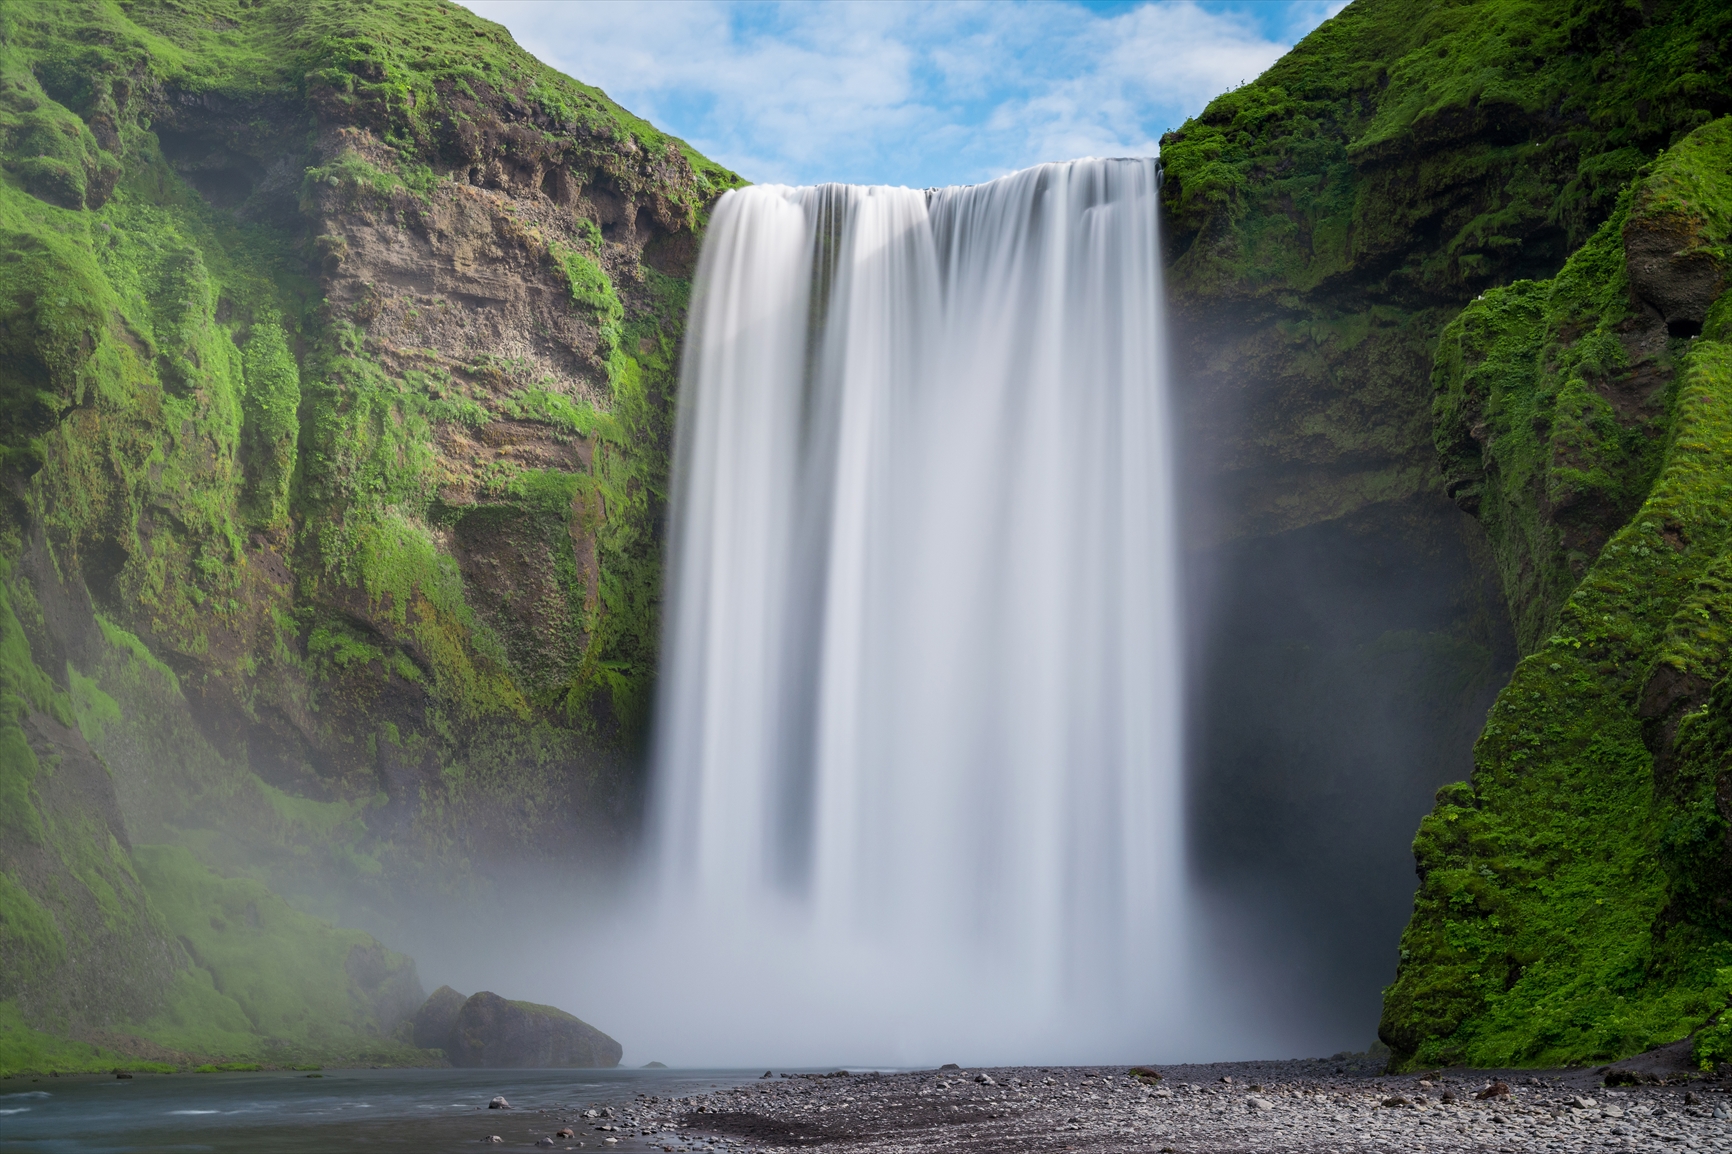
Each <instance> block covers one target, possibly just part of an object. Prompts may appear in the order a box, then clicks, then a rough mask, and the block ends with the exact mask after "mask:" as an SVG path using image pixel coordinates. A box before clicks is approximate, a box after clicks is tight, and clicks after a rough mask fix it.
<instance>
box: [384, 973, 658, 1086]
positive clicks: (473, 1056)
mask: <svg viewBox="0 0 1732 1154" xmlns="http://www.w3.org/2000/svg"><path fill="white" fill-rule="evenodd" d="M415 1044H416V1045H417V1046H425V1047H428V1048H435V1049H440V1050H443V1051H445V1056H446V1058H447V1059H448V1060H449V1061H450V1062H451V1064H452V1065H453V1066H475V1067H483V1068H487V1069H562V1068H573V1069H592V1070H593V1069H604V1068H609V1067H613V1066H617V1065H619V1060H620V1056H621V1055H622V1054H623V1053H624V1051H623V1050H622V1049H621V1048H620V1044H619V1043H618V1042H616V1041H614V1040H613V1039H612V1038H610V1037H608V1036H607V1035H606V1034H604V1033H602V1032H601V1031H600V1030H598V1029H596V1028H595V1027H594V1026H591V1025H589V1024H588V1023H587V1022H582V1021H579V1020H578V1019H577V1018H574V1017H572V1016H571V1015H570V1014H568V1013H566V1012H565V1011H564V1010H561V1009H558V1008H556V1007H554V1006H542V1005H537V1004H536V1003H534V1002H513V1001H508V1000H506V999H505V998H502V997H500V996H499V995H498V994H495V993H492V992H490V991H488V990H483V991H481V992H480V993H478V994H474V995H472V996H470V997H468V998H465V997H464V996H463V995H462V994H459V993H458V992H457V991H456V990H453V989H452V988H451V987H450V986H441V987H439V989H437V990H435V991H434V992H433V994H432V996H431V997H429V998H428V999H427V1002H426V1004H425V1005H423V1006H422V1007H421V1010H420V1011H419V1012H418V1013H417V1014H416V1015H415Z"/></svg>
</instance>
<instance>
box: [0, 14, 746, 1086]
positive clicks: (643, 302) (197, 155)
mask: <svg viewBox="0 0 1732 1154" xmlns="http://www.w3.org/2000/svg"><path fill="white" fill-rule="evenodd" d="M734 183H737V178H735V177H734V176H732V174H730V173H727V172H725V171H722V170H720V169H718V168H716V167H715V166H714V165H712V164H710V163H709V162H707V161H705V160H704V159H703V158H702V157H699V156H697V155H696V154H695V153H693V152H692V151H691V150H690V149H688V148H686V147H685V146H684V145H682V144H681V143H680V142H678V141H676V140H673V139H671V138H669V137H667V136H665V135H664V134H662V133H660V132H658V131H657V130H655V129H654V128H652V127H651V126H650V125H648V124H646V123H644V122H643V121H641V120H638V119H636V118H635V117H633V116H631V115H630V114H629V113H627V112H625V111H624V110H622V109H620V108H619V107H618V106H616V105H614V104H613V103H612V102H611V101H609V100H608V99H607V98H606V97H605V96H604V95H603V94H602V93H600V92H599V91H597V90H595V89H593V88H589V87H586V86H584V85H582V84H579V83H577V82H575V81H572V80H570V79H568V78H566V77H563V76H560V75H559V74H557V73H555V72H553V71H552V70H550V69H547V68H545V67H544V66H542V65H541V64H539V63H538V62H536V61H535V60H534V59H533V58H531V57H529V56H528V55H527V54H526V53H524V52H522V51H521V50H519V49H518V48H517V47H516V45H515V44H514V43H512V41H511V39H510V37H509V36H508V35H507V34H506V33H505V32H504V30H503V29H501V28H500V27H498V26H497V25H494V24H491V23H489V22H487V21H484V20H480V19H477V18H476V17H474V16H473V15H471V14H470V13H468V12H467V11H465V10H464V9H462V8H459V7H456V6H454V5H449V4H443V3H439V2H437V0H388V2H379V3H371V4H366V5H355V4H346V3H337V2H327V0H316V2H312V3H306V2H300V0H297V2H293V3H291V2H287V0H284V2H275V0H264V2H257V0H251V2H249V0H209V2H205V0H200V2H196V3H191V4H187V3H152V2H149V0H144V2H138V3H127V4H121V3H107V2H101V0H89V2H85V3H73V4H64V3H48V2H42V3H35V2H31V0H15V2H12V3H8V4H7V5H5V7H4V8H3V9H0V691H3V693H4V697H3V702H0V789H3V790H4V791H5V796H6V801H5V805H4V807H0V820H4V821H6V822H7V823H9V824H8V828H7V831H6V834H5V837H4V839H3V840H0V869H3V871H4V872H3V873H0V1001H3V1002H5V1003H6V1004H7V1005H8V1006H9V1007H10V1009H9V1010H8V1012H9V1013H13V1014H15V1015H16V1016H18V1022H17V1023H15V1027H16V1030H23V1029H25V1025H24V1023H29V1024H33V1025H36V1026H43V1027H47V1028H51V1029H52V1030H53V1031H54V1032H55V1033H56V1034H57V1035H58V1036H61V1037H74V1038H82V1039H86V1040H89V1041H93V1042H96V1043H98V1044H102V1045H108V1046H111V1047H113V1046H120V1047H121V1048H122V1049H125V1047H127V1046H130V1047H132V1049H133V1050H135V1051H138V1052H140V1053H142V1052H144V1051H146V1050H149V1049H150V1047H152V1046H157V1047H166V1048H168V1049H170V1050H175V1051H177V1052H183V1053H197V1054H224V1055H234V1054H251V1053H254V1052H257V1051H259V1048H260V1047H261V1046H264V1045H266V1043H269V1044H271V1045H274V1046H279V1047H281V1046H288V1047H291V1048H293V1047H300V1048H301V1050H305V1049H306V1048H307V1047H313V1048H315V1049H316V1048H317V1047H318V1046H320V1045H323V1046H325V1047H326V1049H327V1050H328V1051H330V1052H353V1050H354V1047H355V1046H358V1045H362V1044H363V1042H364V1040H365V1039H369V1038H372V1039H380V1040H383V1039H388V1037H389V1036H390V1035H391V1033H392V1032H393V1031H394V1030H397V1029H398V1026H399V1025H400V1024H402V1023H404V1022H406V1015H407V1012H408V1011H405V1010H403V1008H402V1004H404V1003H405V1001H406V999H407V997H408V995H407V994H406V993H405V991H407V990H409V989H410V988H411V987H412V988H413V990H414V992H415V993H417V994H418V993H419V989H420V987H419V984H418V982H416V981H415V979H414V975H413V970H412V964H410V963H407V962H406V960H405V959H401V958H400V957H398V956H396V955H391V954H389V953H388V952H384V951H382V947H379V946H378V944H377V943H374V942H372V941H371V939H366V935H358V936H353V935H352V937H353V940H351V939H350V938H344V937H342V934H344V933H351V932H350V931H319V933H324V934H326V937H327V938H328V941H327V940H326V938H321V937H320V936H319V933H314V932H313V930H311V929H309V928H308V927H306V926H303V927H301V928H300V929H299V930H296V931H295V932H293V933H291V932H290V931H289V930H288V929H285V928H283V927H286V926H288V924H289V922H290V921H291V920H292V917H298V916H304V915H300V914H296V912H295V911H294V910H292V909H290V908H289V907H288V906H287V905H283V904H282V902H281V901H280V900H279V899H276V898H273V897H272V896H271V894H270V892H269V891H267V890H265V889H264V888H263V887H262V886H259V885H258V884H257V882H258V880H260V879H262V880H268V881H269V883H270V885H271V887H272V888H273V889H274V890H276V891H277V892H280V893H283V894H286V895H288V896H290V897H291V898H294V900H295V901H297V902H298V903H300V904H301V905H302V906H303V907H306V908H310V909H317V910H319V911H321V912H335V911H338V910H340V911H342V912H343V913H344V914H345V916H349V917H362V918H363V919H367V918H370V917H373V916H375V915H376V919H377V920H378V921H383V922H386V923H388V922H389V917H390V911H391V910H392V909H396V908H400V907H401V906H402V905H403V903H405V902H408V901H412V900H413V897H414V895H415V894H417V893H425V892H426V891H428V890H434V891H439V892H445V893H450V892H460V893H461V892H471V893H485V892H486V888H487V886H488V884H489V880H488V879H489V876H490V870H491V869H492V867H493V866H495V865H498V864H500V863H506V864H510V865H522V864H524V863H532V862H536V861H541V862H559V863H569V862H572V861H576V860H580V859H582V858H584V857H585V856H586V855H587V856H606V855H607V854H608V853H609V851H610V850H611V849H612V847H613V845H614V841H613V839H614V838H615V837H616V835H617V833H618V831H620V830H621V829H624V828H627V827H628V826H629V821H628V820H626V819H628V818H629V816H630V814H629V808H630V806H631V805H632V804H633V799H634V798H635V797H636V795H637V791H636V783H635V780H634V777H635V774H636V772H637V769H636V766H637V763H638V753H639V747H640V743H641V739H642V732H643V727H644V723H645V717H646V713H647V706H648V701H649V697H650V693H651V688H652V685H653V680H654V656H655V652H656V641H657V625H656V605H657V598H658V581H659V570H660V557H659V543H658V536H659V524H660V519H661V516H662V503H663V490H664V479H665V476H666V470H667V451H668V442H669V438H670V435H671V409H670V407H669V401H670V399H671V398H670V392H671V387H672V383H673V380H674V369H675V360H676V356H677V344H678V339H679V334H680V326H681V324H682V317H683V310H684V303H685V297H686V292H687V288H688V279H687V278H688V277H689V275H690V271H691V266H692V262H693V260H694V258H695V255H696V243H697V242H696V237H697V233H698V230H699V228H700V227H701V224H702V221H703V219H704V213H705V211H706V209H707V207H708V206H709V205H710V204H711V203H712V202H713V200H714V198H715V197H716V196H717V195H719V194H720V192H721V191H722V190H723V189H725V188H726V187H729V186H730V185H732V184H734ZM134 843H140V844H139V845H138V846H137V847H135V845H134ZM145 847H150V848H145ZM247 887H255V889H256V892H255V889H248V888H247ZM331 895H336V897H332V896H331ZM273 903H274V904H273ZM321 903H322V904H321ZM230 907H235V908H234V909H231V908H230ZM236 910H239V911H240V912H239V913H237V912H236ZM223 911H226V912H223ZM237 919H238V920H237ZM218 922H222V923H223V924H224V925H225V926H228V927H230V929H229V930H228V931H227V932H228V935H229V936H227V937H222V936H217V937H213V936H212V934H213V933H214V932H215V930H213V929H210V928H206V927H207V926H209V927H215V926H216V925H217V923H218ZM309 925H311V923H309ZM248 933H252V934H254V936H255V937H257V936H258V935H260V934H262V935H264V937H263V938H259V941H261V942H262V941H264V939H265V938H269V937H270V935H271V934H277V935H278V937H279V938H280V939H281V941H279V942H277V945H272V946H270V947H269V948H270V949H272V950H275V949H276V948H277V947H278V946H280V945H281V944H282V942H287V941H289V940H294V941H303V942H307V943H312V942H315V940H316V941H318V942H323V943H324V944H319V945H316V946H315V945H313V944H307V945H305V948H304V949H302V950H301V951H300V953H290V954H285V955H283V956H284V957H292V958H298V959H299V963H297V964H304V966H305V967H306V968H307V972H308V973H309V974H318V975H321V976H322V977H321V980H322V981H323V982H324V983H325V986H324V987H323V992H321V988H320V987H319V986H318V983H317V982H315V984H314V985H312V986H308V987H307V988H306V989H304V990H303V989H301V987H299V986H292V987H291V988H289V989H288V992H280V997H282V998H285V999H288V1000H289V1001H290V1002H294V1001H295V1000H296V999H300V1003H304V1004H300V1003H297V1004H300V1009H299V1010H298V1011H293V1012H291V1011H290V1010H289V1009H284V1008H281V1007H277V1008H273V1006H272V1004H271V1001H270V999H271V997H272V996H279V995H268V994H267V993H265V992H263V991H260V990H254V989H253V986H254V985H256V982H255V981H254V979H255V978H258V979H259V980H261V981H262V980H264V979H263V978H262V977H260V975H264V974H266V971H267V970H268V969H269V967H268V966H266V967H264V968H261V969H257V972H256V973H254V972H253V971H252V970H249V966H251V963H249V962H245V961H244V957H245V956H249V955H247V953H246V950H245V949H242V948H241V947H240V946H236V945H234V943H235V942H237V941H241V940H242V939H245V937H246V934H248ZM331 934H336V935H337V936H336V937H329V935H331ZM362 939H365V940H362ZM271 940H272V941H277V939H271ZM225 943H227V944H226V945H225ZM254 945H255V946H257V945H258V942H255V943H254ZM327 947H328V948H327ZM249 948H250V947H249ZM261 948H263V947H261ZM307 951H313V953H317V955H318V956H317V957H314V956H313V953H308V952H307ZM321 951H322V952H321ZM345 951H347V952H345ZM303 954H305V956H304V957H303V956H302V955H303ZM327 955H328V956H327ZM357 959H359V960H357ZM369 959H371V960H369ZM405 966H410V967H411V968H409V969H405ZM201 974H202V975H203V976H202V977H201V976H200V975H201ZM249 975H250V976H249ZM285 980H287V979H286V978H285ZM308 980H309V981H312V980H313V979H312V978H309V979H308ZM213 981H214V987H213V986H212V983H213ZM201 983H203V984H202V985H201ZM267 984H269V983H267ZM213 989H214V994H213V993H212V990H213ZM249 990H251V991H252V992H248V991H249ZM332 991H335V992H334V993H333V992H332ZM344 991H347V992H346V993H345V992H344ZM302 994H305V998H302V997H301V995H302ZM327 995H328V997H327ZM211 996H220V997H221V998H225V999H227V1001H228V1003H230V1009H231V1010H232V1011H233V1012H232V1013H230V1012H229V1011H226V1010H225V1011H223V1012H221V1013H219V1012H217V1011H215V1010H212V1011H211V1012H210V1013H209V1014H192V1015H190V1016H189V1014H188V1013H187V1012H183V1011H184V1010H185V1007H186V1006H188V1005H190V1004H191V1003H189V1002H188V1001H187V999H189V998H190V999H195V1000H196V999H197V998H200V997H211ZM321 997H324V998H326V1001H329V998H336V999H337V1001H336V1002H330V1003H329V1004H326V1001H319V998H321ZM308 999H311V1000H308ZM338 1002H340V1003H342V1004H341V1005H339V1004H337V1003H338ZM412 1009H413V1006H412V1005H411V1006H409V1010H412ZM237 1014H238V1015H239V1016H238V1017H237V1016H235V1015H237ZM297 1014H299V1016H298V1017H297ZM225 1015H226V1016H225ZM195 1019H197V1020H199V1021H201V1022H204V1023H205V1024H206V1026H208V1028H209V1029H210V1030H214V1031H217V1033H216V1034H199V1033H198V1032H197V1031H196V1030H192V1028H191V1027H190V1026H187V1027H186V1028H185V1029H183V1028H181V1026H177V1025H176V1024H175V1023H177V1022H178V1023H182V1024H183V1025H184V1024H185V1023H188V1022H191V1021H193V1020H195ZM296 1022H298V1023H300V1024H299V1025H296V1024H294V1023H296ZM308 1023H311V1025H309V1024H308ZM16 1030H14V1027H12V1026H9V1027H8V1031H9V1033H8V1037H10V1036H11V1035H12V1033H14V1032H16ZM189 1030H192V1032H188V1031H189ZM224 1031H226V1033H224ZM309 1031H311V1032H310V1033H309ZM321 1031H324V1032H325V1033H324V1034H321ZM332 1031H335V1033H332ZM217 1034H222V1035H223V1036H222V1037H218V1036H217ZM20 1036H22V1035H20ZM244 1038H250V1039H251V1041H250V1042H248V1041H244ZM128 1039H130V1040H128ZM321 1039H322V1040H321ZM8 1044H10V1043H8ZM380 1044H385V1042H384V1041H380ZM31 1045H36V1046H38V1048H39V1050H40V1047H41V1046H45V1045H47V1043H45V1042H42V1041H41V1039H40V1038H38V1039H37V1040H36V1041H34V1042H32V1043H31ZM345 1047H347V1049H346V1050H345ZM41 1052H43V1053H46V1052H48V1051H46V1050H42V1051H41ZM283 1052H285V1053H286V1052H288V1051H283ZM296 1052H300V1051H296ZM6 1064H7V1060H4V1059H0V1065H6Z"/></svg>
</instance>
